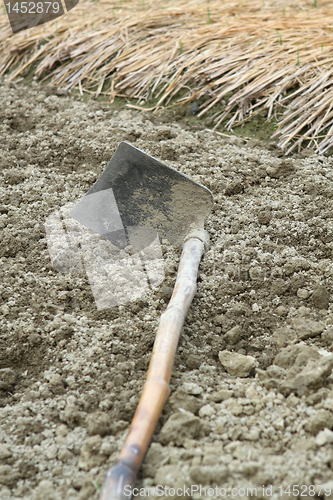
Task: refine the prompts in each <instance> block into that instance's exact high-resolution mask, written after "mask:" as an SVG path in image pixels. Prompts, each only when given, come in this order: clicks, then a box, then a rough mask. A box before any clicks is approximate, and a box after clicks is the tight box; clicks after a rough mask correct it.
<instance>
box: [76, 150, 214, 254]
mask: <svg viewBox="0 0 333 500" xmlns="http://www.w3.org/2000/svg"><path fill="white" fill-rule="evenodd" d="M212 203H213V197H212V193H211V192H210V191H209V189H207V188H206V187H204V186H202V185H200V184H198V183H196V182H194V181H192V180H191V179H189V178H188V177H186V176H185V175H183V174H181V173H180V172H178V171H177V170H175V169H173V168H171V167H168V166H167V165H164V164H163V163H161V162H160V161H158V160H157V159H156V158H153V157H152V156H149V155H148V154H146V153H144V152H143V151H141V150H140V149H137V148H136V147H134V146H132V145H131V144H128V143H126V142H121V143H120V144H119V146H118V148H117V150H116V152H115V154H114V155H113V157H112V158H111V160H110V161H109V163H108V164H107V166H106V168H105V170H104V172H103V173H102V175H101V176H100V178H99V179H98V180H97V181H96V182H95V184H94V185H93V186H92V188H91V189H90V190H89V191H88V192H87V194H86V195H85V196H84V197H83V198H82V199H81V200H80V201H79V202H78V204H77V205H76V206H75V207H74V208H73V209H72V211H71V212H70V215H71V217H73V218H74V219H76V220H77V221H78V222H81V223H82V224H84V225H85V226H87V227H89V228H90V229H92V230H93V231H95V232H97V233H99V234H101V235H102V236H104V237H105V238H107V239H109V240H110V241H111V242H112V243H114V244H116V245H117V246H119V247H121V248H124V247H125V246H127V245H131V246H132V247H133V248H134V249H135V250H141V249H143V248H145V247H146V246H148V245H149V244H150V243H151V242H152V241H153V240H154V239H156V236H158V237H159V238H160V239H161V238H166V239H168V240H169V241H170V243H172V244H175V243H179V242H181V241H183V239H184V237H185V236H186V234H188V232H189V231H191V229H194V228H202V227H203V225H204V222H205V219H206V217H207V216H208V215H209V213H210V211H211V208H212Z"/></svg>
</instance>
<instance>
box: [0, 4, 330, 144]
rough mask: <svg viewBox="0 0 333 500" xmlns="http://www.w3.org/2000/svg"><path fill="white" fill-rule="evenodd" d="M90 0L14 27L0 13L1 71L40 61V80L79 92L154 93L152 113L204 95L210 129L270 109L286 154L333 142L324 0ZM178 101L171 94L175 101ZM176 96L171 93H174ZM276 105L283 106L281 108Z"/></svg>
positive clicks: (17, 71)
mask: <svg viewBox="0 0 333 500" xmlns="http://www.w3.org/2000/svg"><path fill="white" fill-rule="evenodd" d="M315 5H316V1H315V2H313V1H301V2H291V3H288V5H287V7H286V4H285V2H279V1H275V2H273V1H271V2H267V1H266V0H252V1H250V0H248V1H238V2H237V1H228V2H221V1H219V2H217V1H210V2H209V3H208V2H207V1H199V0H192V1H184V0H179V1H171V0H165V1H154V2H153V1H152V0H140V1H139V0H131V1H128V2H125V1H123V2H122V3H121V2H115V1H105V0H98V1H97V2H95V3H94V2H90V1H87V0H84V1H83V2H82V3H80V4H79V5H78V6H77V7H76V8H75V9H74V10H73V11H71V12H69V13H68V14H66V15H65V16H63V17H61V18H59V19H58V20H57V21H53V22H50V23H48V24H47V25H44V26H41V27H36V28H33V29H31V30H28V31H24V32H21V33H17V34H15V35H12V34H11V30H10V27H9V25H8V20H7V17H6V16H5V15H4V14H3V13H2V15H1V16H0V54H1V55H0V74H1V75H3V74H4V73H6V72H8V71H11V76H10V78H11V80H14V79H16V78H17V77H19V76H20V75H21V73H22V72H23V71H24V70H26V69H28V68H30V67H31V66H32V65H34V64H37V67H36V70H35V73H36V76H37V78H39V79H41V80H43V79H45V78H46V77H50V76H51V77H52V81H51V84H52V85H54V86H57V87H58V88H64V89H77V90H78V91H79V92H80V93H81V94H83V93H84V92H89V93H92V94H93V95H95V96H98V95H104V96H105V97H106V99H108V100H110V101H113V99H114V98H115V96H119V95H121V96H124V95H125V96H129V97H132V98H136V99H138V107H140V106H142V105H143V103H146V102H148V101H149V100H150V99H152V98H154V99H156V100H157V101H155V102H154V105H153V106H152V107H151V108H150V109H151V110H155V111H158V110H160V109H162V108H165V107H167V106H170V105H174V104H175V102H176V103H186V102H189V101H192V100H197V99H199V98H202V97H203V96H204V97H205V99H204V100H203V101H204V103H203V104H202V105H201V107H200V110H199V113H198V115H199V116H204V115H205V114H206V113H207V111H208V110H209V109H213V110H214V108H215V109H216V105H217V104H222V107H221V106H219V108H218V109H219V111H217V112H215V114H213V122H214V124H215V128H216V127H218V126H219V125H220V124H221V123H222V122H224V121H225V120H227V128H228V130H231V129H232V127H233V126H235V125H236V124H241V123H244V122H245V121H247V120H249V119H251V117H253V116H254V115H255V114H257V113H259V112H260V111H261V110H262V109H263V108H266V109H267V113H268V114H267V119H268V120H269V119H271V117H272V116H274V117H275V118H276V119H277V120H278V128H277V130H276V132H275V134H274V136H276V137H279V145H280V146H281V147H283V148H284V149H285V150H286V152H291V151H292V150H294V149H295V148H297V147H298V148H300V147H301V146H303V145H308V146H312V147H314V148H315V149H316V150H317V151H319V152H327V151H328V150H329V149H331V148H332V147H333V101H332V97H333V85H332V84H333V70H332V61H333V48H332V41H333V40H332V39H333V32H332V28H333V17H332V14H331V3H330V2H328V1H318V7H315ZM175 99H176V101H175ZM172 100H173V101H172ZM281 111H282V113H281Z"/></svg>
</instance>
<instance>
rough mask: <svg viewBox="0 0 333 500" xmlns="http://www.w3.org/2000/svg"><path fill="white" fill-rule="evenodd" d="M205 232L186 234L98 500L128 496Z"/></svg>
mask: <svg viewBox="0 0 333 500" xmlns="http://www.w3.org/2000/svg"><path fill="white" fill-rule="evenodd" d="M208 245H209V236H208V233H207V232H206V231H204V230H203V229H200V230H196V231H193V232H192V233H190V234H189V235H188V236H187V237H186V238H185V242H184V246H183V251H182V255H181V258H180V262H179V268H178V273H177V279H176V284H175V287H174V290H173V294H172V297H171V299H170V302H169V305H168V307H167V308H166V310H165V311H164V313H163V314H162V316H161V319H160V322H159V326H158V330H157V333H156V338H155V343H154V348H153V353H152V357H151V361H150V365H149V370H148V374H147V379H146V382H145V384H144V387H143V391H142V394H141V398H140V401H139V404H138V407H137V409H136V412H135V415H134V417H133V420H132V424H131V427H130V429H129V432H128V435H127V437H126V440H125V442H124V444H123V447H122V449H121V452H120V455H119V458H118V460H117V462H116V463H115V464H114V465H113V466H112V467H111V468H110V469H109V470H108V472H107V474H106V477H105V480H104V485H103V488H102V492H101V497H100V500H130V498H131V496H132V490H133V487H134V483H135V480H136V475H137V472H138V470H139V468H140V465H141V463H142V461H143V459H144V456H145V454H146V452H147V450H148V448H149V445H150V442H151V439H152V437H153V434H154V431H155V428H156V425H157V422H158V419H159V418H160V415H161V412H162V410H163V407H164V404H165V402H166V400H167V399H168V397H169V393H170V388H169V382H170V377H171V372H172V366H173V362H174V358H175V353H176V349H177V345H178V340H179V335H180V332H181V329H182V327H183V324H184V321H185V318H186V315H187V311H188V309H189V307H190V305H191V302H192V300H193V297H194V295H195V293H196V290H197V275H198V268H199V264H200V261H201V258H202V255H203V253H204V251H205V250H206V249H207V248H208Z"/></svg>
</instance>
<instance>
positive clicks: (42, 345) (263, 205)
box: [0, 82, 333, 500]
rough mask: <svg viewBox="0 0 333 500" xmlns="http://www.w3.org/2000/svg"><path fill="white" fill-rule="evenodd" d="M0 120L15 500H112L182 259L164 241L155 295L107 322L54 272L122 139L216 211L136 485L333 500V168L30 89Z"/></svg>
mask: <svg viewBox="0 0 333 500" xmlns="http://www.w3.org/2000/svg"><path fill="white" fill-rule="evenodd" d="M0 116H1V120H0V122H1V124H0V134H1V142H0V150H1V151H0V175H1V177H0V183H1V184H0V213H1V215H0V228H1V234H2V237H1V241H0V257H1V260H0V275H1V280H0V283H1V284H0V328H1V337H0V498H1V500H9V499H14V498H23V499H25V500H88V499H92V500H94V499H97V498H98V495H99V491H100V487H101V484H102V481H103V477H104V474H105V472H106V470H107V469H108V467H109V466H110V465H111V464H113V463H114V462H115V460H116V458H117V454H118V451H119V449H120V447H121V444H122V442H123V439H124V437H125V436H126V432H127V429H128V427H129V424H130V421H131V419H132V417H133V414H134V411H135V408H136V405H137V403H138V399H139V396H140V391H141V388H142V386H143V383H144V380H145V376H146V370H147V367H148V363H149V359H150V355H151V350H152V346H153V342H154V334H155V331H156V327H157V324H158V319H159V317H160V315H161V314H162V312H163V310H164V309H165V308H166V305H167V302H168V300H169V298H170V295H171V291H172V287H173V285H174V282H175V278H176V270H177V266H178V262H179V257H180V246H179V245H178V246H177V245H176V246H175V245H171V244H170V243H169V242H168V241H167V240H165V239H163V240H162V252H163V259H164V273H165V279H164V281H163V283H162V284H161V285H159V286H158V287H156V290H151V291H150V292H149V293H147V294H146V295H145V296H143V297H140V298H138V299H136V300H134V301H132V302H129V303H126V304H123V305H119V306H115V307H112V308H109V309H104V310H98V309H97V306H96V304H95V300H94V297H93V294H92V291H91V288H90V284H89V281H88V277H87V275H86V274H85V273H84V272H82V273H76V274H75V273H69V272H59V271H56V270H55V268H54V267H53V265H52V263H51V260H50V255H49V251H48V246H47V238H46V232H45V222H46V219H47V218H48V217H49V216H50V215H51V214H53V213H54V212H55V211H56V210H59V209H60V208H61V207H63V206H64V205H66V204H68V203H70V202H76V201H77V200H78V199H79V198H80V197H82V196H83V195H84V194H85V193H86V192H87V191H88V190H89V188H91V186H92V185H93V183H94V182H95V181H96V180H97V179H98V177H99V176H100V174H101V173H102V171H103V169H104V168H105V165H106V164H107V162H108V161H109V160H110V158H111V157H112V155H113V153H114V152H115V150H116V148H117V146H118V144H119V142H120V141H121V140H126V141H128V142H130V143H132V144H133V145H135V146H136V147H138V148H140V149H142V150H143V151H145V152H146V153H148V154H151V155H153V156H155V157H156V158H157V159H159V160H161V161H163V162H166V163H167V164H168V165H169V166H171V167H173V168H176V169H177V170H179V171H180V172H182V173H183V174H185V175H188V176H189V177H190V178H191V179H193V180H194V181H197V182H199V183H201V184H203V185H204V186H206V187H208V188H209V189H210V190H211V191H212V192H213V196H214V206H213V210H212V213H211V215H210V216H209V218H208V220H207V223H206V229H207V231H208V232H209V234H210V237H211V244H210V249H209V250H208V251H207V253H206V255H205V256H204V258H203V261H202V263H201V266H200V272H199V278H198V291H197V294H196V296H195V298H194V301H193V304H192V306H191V308H190V312H189V314H188V316H187V318H186V323H185V326H184V329H183V332H182V335H181V339H180V344H179V348H178V351H177V355H176V359H175V364H174V369H173V374H172V379H171V396H170V399H169V401H168V403H167V404H166V406H165V408H164V411H163V414H162V416H161V419H160V421H159V424H158V427H157V429H156V433H155V435H154V438H153V443H152V445H151V448H150V450H149V452H148V454H147V457H146V459H145V462H144V465H143V467H142V469H141V472H140V477H139V479H138V486H140V487H146V488H147V487H151V486H153V485H163V486H170V487H176V486H181V485H191V484H197V485H199V484H201V485H202V486H206V487H208V486H211V487H212V488H215V487H216V486H218V487H219V488H222V487H223V488H225V489H226V494H227V495H229V496H231V493H230V492H231V488H232V487H236V488H241V487H243V488H250V487H256V488H257V490H258V494H257V495H256V496H258V497H259V498H264V497H265V496H266V497H268V496H270V495H269V492H268V493H267V490H265V491H266V493H265V492H263V485H265V487H266V486H270V485H272V491H273V493H274V498H285V499H287V498H288V497H289V496H288V492H287V493H283V492H285V491H288V490H286V488H288V486H291V491H292V487H293V485H303V489H302V490H300V492H302V493H303V496H309V497H311V496H313V492H315V493H316V494H320V496H321V497H324V494H325V491H326V493H327V495H326V496H327V497H329V496H330V495H328V491H329V488H331V487H332V485H333V471H332V467H333V452H332V442H333V432H332V431H331V429H332V427H333V375H332V367H333V356H332V352H333V348H332V341H333V305H332V302H331V299H330V297H331V293H332V277H333V262H332V249H333V235H332V217H333V188H332V178H333V171H332V165H333V159H332V158H331V157H325V156H318V155H315V154H314V153H313V152H312V150H304V151H303V152H302V153H300V154H297V155H294V156H292V157H288V158H286V157H285V156H284V154H283V152H282V151H280V150H279V149H278V148H277V147H276V145H275V144H274V143H267V144H263V143H261V142H259V141H258V140H256V139H250V140H243V139H240V138H237V137H232V138H227V137H223V136H220V135H216V134H214V133H212V132H210V131H205V130H204V128H205V125H201V124H199V123H192V124H189V123H187V124H186V123H184V122H183V121H179V120H178V121H177V119H176V117H175V116H172V115H170V114H164V115H160V116H157V115H152V114H150V113H143V112H139V111H135V110H131V109H126V107H125V106H122V107H119V106H117V107H112V106H110V105H108V104H105V103H101V102H96V101H92V100H91V101H89V102H86V103H85V102H83V101H82V100H80V99H74V98H72V97H70V96H58V95H52V93H50V92H48V91H46V90H45V89H44V88H42V87H39V86H38V85H36V84H31V85H28V86H25V85H24V82H21V83H20V84H16V85H13V84H8V83H6V82H5V83H4V84H3V85H2V86H1V87H0ZM311 485H312V486H311ZM320 485H325V487H326V490H325V488H324V489H323V488H321V486H320ZM280 486H281V489H279V487H280ZM310 486H311V488H312V489H311V488H310ZM281 491H282V493H283V494H282V495H281V494H280V493H281ZM214 495H215V493H214V494H213V495H212V496H211V497H212V498H215V497H216V495H215V497H214ZM185 496H186V495H185ZM233 496H235V497H236V498H238V497H239V498H240V497H242V496H244V495H242V494H241V493H240V494H239V495H238V496H237V495H233ZM166 497H167V498H170V495H169V496H168V495H166ZM171 497H172V495H171ZM192 497H193V498H194V499H199V498H204V497H205V495H204V494H203V493H202V494H201V495H200V492H193V494H192ZM161 498H163V497H161ZM174 498H176V497H174Z"/></svg>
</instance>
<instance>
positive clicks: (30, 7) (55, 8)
mask: <svg viewBox="0 0 333 500" xmlns="http://www.w3.org/2000/svg"><path fill="white" fill-rule="evenodd" d="M6 7H7V12H8V14H10V13H12V12H15V13H16V14H18V13H21V14H43V13H46V14H47V13H51V12H52V13H53V14H57V13H58V12H59V9H60V6H59V3H58V2H37V3H35V2H16V3H15V4H14V5H13V6H11V4H10V3H7V4H6Z"/></svg>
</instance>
